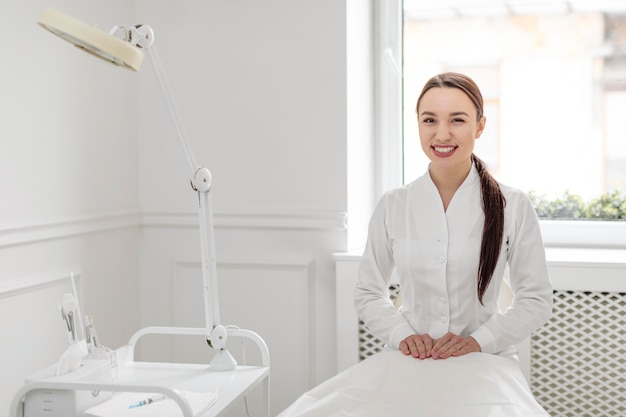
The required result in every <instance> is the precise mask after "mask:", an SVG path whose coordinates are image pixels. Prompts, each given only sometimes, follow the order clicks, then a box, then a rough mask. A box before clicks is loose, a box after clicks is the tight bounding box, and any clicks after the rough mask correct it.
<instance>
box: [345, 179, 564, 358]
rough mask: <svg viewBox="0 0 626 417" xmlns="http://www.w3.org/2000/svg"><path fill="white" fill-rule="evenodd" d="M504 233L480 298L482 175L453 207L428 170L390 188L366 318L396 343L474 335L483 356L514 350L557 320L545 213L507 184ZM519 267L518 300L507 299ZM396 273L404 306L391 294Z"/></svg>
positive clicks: (371, 241) (367, 276)
mask: <svg viewBox="0 0 626 417" xmlns="http://www.w3.org/2000/svg"><path fill="white" fill-rule="evenodd" d="M501 187H502V191H503V193H504V195H505V198H506V208H505V224H504V239H503V244H502V249H501V253H500V258H499V260H498V264H497V266H496V270H495V271H494V275H493V278H492V280H491V283H490V285H489V287H488V289H487V291H486V292H485V295H484V297H483V302H484V305H481V304H480V302H479V301H478V296H477V291H476V285H477V274H478V263H479V255H480V243H481V238H482V229H483V223H484V215H483V212H482V205H481V197H480V182H479V178H478V173H477V172H476V170H475V168H472V170H471V171H470V174H469V175H468V177H467V178H466V180H465V181H464V182H463V184H462V185H461V187H460V188H459V189H458V190H457V192H456V193H455V195H454V197H453V199H452V201H451V202H450V204H449V206H448V209H447V211H444V208H443V204H442V202H441V198H440V197H439V194H438V192H437V189H436V187H435V185H434V183H433V182H432V180H431V178H430V176H429V174H428V173H426V174H425V175H424V176H422V177H420V178H418V179H417V180H416V181H414V182H413V183H411V184H409V185H407V186H405V187H402V188H399V189H396V190H392V191H390V192H388V193H387V194H385V195H384V196H383V197H382V198H381V200H380V202H379V203H378V205H377V207H376V209H375V211H374V213H373V215H372V218H371V220H370V226H369V235H368V241H367V245H366V248H365V251H364V253H363V258H362V261H361V265H360V268H359V278H358V282H357V285H356V288H355V291H354V297H355V298H354V299H355V306H356V309H357V314H358V316H359V318H360V319H361V320H363V321H364V322H365V324H366V326H367V327H368V328H369V329H370V331H371V332H372V333H373V334H375V335H376V336H377V337H379V338H381V339H382V340H384V341H385V342H386V343H387V345H388V346H389V347H391V348H396V349H397V348H398V346H399V343H400V341H401V340H402V339H404V338H405V337H407V336H410V335H412V334H415V333H418V334H426V333H427V334H429V335H431V336H432V337H433V338H438V337H441V336H442V335H443V334H445V333H446V332H448V331H450V332H453V333H456V334H459V335H461V336H464V337H466V336H470V335H471V336H473V337H474V338H475V339H476V341H477V342H478V343H479V344H480V346H481V349H482V350H483V352H488V353H498V352H502V351H505V350H509V349H512V345H513V344H515V343H518V342H520V341H522V340H524V339H525V338H526V337H528V336H529V335H530V333H531V332H532V331H534V330H535V329H537V328H539V327H540V326H541V325H542V324H543V323H544V322H545V321H546V320H548V318H549V317H550V314H551V310H552V287H551V284H550V280H549V276H548V271H547V266H546V261H545V251H544V248H543V243H542V239H541V234H540V230H539V222H538V220H537V217H536V214H535V211H534V209H533V207H532V205H531V203H530V201H529V199H528V198H527V196H526V195H525V194H523V193H522V192H520V191H518V190H515V189H513V188H510V187H506V186H503V185H501ZM507 263H508V265H509V270H510V282H511V288H512V290H513V293H514V300H513V303H512V305H511V306H510V308H509V309H507V311H506V312H504V313H501V312H500V311H499V310H498V305H497V300H498V294H499V291H500V286H501V284H502V280H503V277H504V272H505V269H506V265H507ZM394 270H395V271H396V273H397V275H398V279H399V283H400V290H401V292H402V299H403V305H402V307H401V308H400V310H399V311H397V310H396V309H395V307H394V305H393V303H392V302H391V301H390V300H389V290H388V288H389V281H390V279H391V275H392V273H393V271H394Z"/></svg>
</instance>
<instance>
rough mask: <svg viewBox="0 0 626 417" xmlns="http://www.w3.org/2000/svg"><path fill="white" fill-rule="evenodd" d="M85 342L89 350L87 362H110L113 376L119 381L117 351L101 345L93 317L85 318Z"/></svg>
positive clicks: (86, 357)
mask: <svg viewBox="0 0 626 417" xmlns="http://www.w3.org/2000/svg"><path fill="white" fill-rule="evenodd" d="M85 323H87V324H86V325H85V341H86V342H87V350H88V351H89V353H88V354H87V356H85V359H86V360H89V359H92V360H108V361H109V362H110V364H111V376H112V377H113V380H114V381H117V356H116V354H115V351H114V350H112V349H109V348H108V347H106V346H104V345H102V344H101V343H100V339H99V338H98V333H97V332H96V327H95V326H94V324H93V317H91V316H90V315H87V316H85Z"/></svg>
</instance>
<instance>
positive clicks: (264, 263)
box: [137, 0, 373, 413]
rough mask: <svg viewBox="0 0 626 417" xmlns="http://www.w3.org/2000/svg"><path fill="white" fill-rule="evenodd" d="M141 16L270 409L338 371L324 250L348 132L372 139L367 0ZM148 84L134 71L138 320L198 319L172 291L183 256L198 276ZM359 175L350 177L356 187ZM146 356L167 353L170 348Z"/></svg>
mask: <svg viewBox="0 0 626 417" xmlns="http://www.w3.org/2000/svg"><path fill="white" fill-rule="evenodd" d="M347 3H350V5H349V6H350V11H351V13H354V15H356V16H358V18H357V19H353V20H352V23H351V24H350V25H348V23H347V22H348V17H347V13H348V4H347ZM137 19H138V21H142V22H149V23H150V25H151V26H152V27H153V28H154V29H155V32H156V35H155V40H156V42H157V46H158V49H159V53H160V55H161V58H162V60H163V63H164V66H165V69H166V71H167V73H168V76H169V79H170V83H171V85H172V90H173V93H174V95H175V98H176V101H177V103H178V106H179V107H180V112H181V115H182V118H183V122H184V124H185V127H186V130H187V132H188V136H189V138H190V141H191V143H192V146H193V148H194V149H195V151H196V153H197V156H198V160H199V162H200V164H203V165H204V166H206V167H207V168H209V169H210V170H211V172H212V173H213V180H214V188H213V203H214V209H215V213H214V217H215V222H216V229H217V230H216V247H217V261H218V276H219V282H220V283H219V285H220V304H221V310H222V319H223V320H222V322H223V323H224V324H235V325H239V326H241V327H247V328H250V329H251V330H254V331H257V332H259V333H260V334H261V336H262V337H264V338H265V339H266V341H267V343H268V345H269V349H270V355H271V360H272V412H273V413H277V412H278V411H280V410H281V409H282V408H284V407H286V406H287V405H288V404H289V403H290V402H291V401H293V400H294V399H295V396H296V395H297V394H299V393H301V392H302V391H303V390H305V389H307V388H309V387H311V386H313V385H314V384H317V383H319V382H321V381H322V380H324V379H326V378H327V377H329V376H331V375H332V374H333V373H334V372H335V369H336V357H335V352H334V345H335V323H334V305H335V303H334V262H333V260H332V257H331V254H332V253H333V252H337V251H345V250H346V249H347V230H346V226H345V222H346V212H347V208H348V207H347V199H348V197H347V187H348V166H347V164H348V155H347V147H348V134H349V131H350V132H352V134H353V135H354V136H353V144H354V145H351V146H354V147H353V149H356V148H357V146H359V142H360V146H361V147H364V148H367V147H368V146H371V140H372V139H371V132H372V129H373V119H372V108H373V106H372V104H371V100H372V98H371V94H372V93H371V89H372V86H371V81H372V73H371V72H372V66H371V19H372V16H371V8H370V4H369V2H362V1H361V2H344V1H336V0H323V1H316V2H311V1H285V0H267V1H262V2H259V1H254V0H247V1H246V0H244V1H237V2H223V1H200V0H197V1H186V2H182V3H181V2H171V1H166V0H159V1H155V0H139V1H137ZM355 20H356V21H355ZM348 31H350V33H347V32H348ZM348 59H352V60H354V62H351V63H349V62H348ZM349 65H351V69H350V72H348V66H349ZM154 86H155V82H154V79H153V73H152V71H145V72H144V73H142V77H141V80H140V84H139V100H140V103H139V132H140V135H139V140H140V153H139V155H140V162H139V166H140V172H139V178H140V183H141V185H142V186H141V188H140V204H141V206H142V209H143V210H144V212H145V213H146V217H145V222H144V233H143V239H144V242H143V245H142V254H141V256H142V262H141V265H142V271H141V283H142V288H146V287H148V286H151V288H153V290H152V291H151V292H150V293H149V292H148V291H144V292H143V293H142V295H143V298H142V301H143V302H142V322H143V324H144V325H148V324H156V323H164V322H166V323H173V324H186V325H202V322H201V321H200V322H198V319H199V318H200V317H201V316H200V309H201V303H200V301H199V300H198V299H197V300H196V301H195V302H196V303H197V308H196V309H195V310H194V309H190V308H189V307H188V306H187V307H186V310H185V311H182V306H181V305H180V303H176V302H175V299H176V297H177V295H176V294H175V291H176V289H178V288H180V287H181V286H184V285H185V284H184V283H183V282H181V280H185V279H188V278H185V277H189V276H194V274H193V273H189V271H187V270H186V271H187V272H184V273H183V272H181V268H182V269H184V266H185V265H187V266H189V265H191V266H190V268H192V269H195V276H196V277H198V278H197V279H199V274H200V272H199V266H198V265H199V264H198V262H199V253H198V243H197V240H198V237H197V231H196V229H195V227H196V224H197V223H196V220H195V214H194V213H195V212H194V210H195V207H196V201H195V200H196V197H195V195H194V193H193V192H191V191H190V190H189V187H188V185H187V184H188V180H187V178H188V176H187V172H186V166H185V161H184V159H183V158H182V156H181V153H180V151H179V150H178V148H177V144H176V143H175V141H173V140H172V139H173V135H174V132H173V130H172V128H171V126H170V123H169V120H168V119H167V114H166V113H165V107H164V105H163V104H162V101H161V100H160V97H159V91H158V90H155V88H154ZM348 91H351V92H352V93H351V94H353V95H351V96H350V97H349V96H348ZM359 98H361V99H360V100H359ZM349 106H355V107H356V109H355V108H354V107H350V108H349ZM350 110H352V113H351V114H352V116H351V118H350V123H351V126H352V129H349V127H348V123H349V120H348V119H349V111H350ZM359 113H360V119H359V118H358V117H357V114H359ZM370 153H371V152H370ZM364 154H365V155H367V150H361V151H360V153H359V155H364ZM364 165H366V164H361V167H362V166H364ZM163 167H165V169H163ZM361 172H363V173H367V171H366V169H364V168H361ZM371 182H372V180H371V178H368V177H363V178H362V180H361V183H360V187H361V193H362V194H366V195H367V193H366V191H365V190H366V189H368V188H371ZM157 187H158V188H157ZM164 242H166V244H163V243H164ZM226 280H229V281H234V280H236V281H237V282H240V283H241V286H240V287H238V291H239V293H237V292H236V291H235V289H234V288H233V287H232V282H226ZM259 282H260V283H259ZM307 285H309V286H308V287H307ZM169 288H173V289H174V290H172V291H168V289H169ZM198 288H199V287H198ZM304 288H307V289H306V290H305V289H304ZM159 289H161V290H159ZM259 289H262V290H261V291H260V292H259ZM298 289H300V290H298ZM277 305H278V306H279V307H282V308H279V309H278V310H277V309H276V308H275V307H276V306H277ZM300 306H308V307H306V308H305V310H306V311H305V312H304V313H302V314H303V315H302V317H301V318H300V320H299V321H296V322H295V323H297V324H295V325H294V324H293V323H294V321H293V320H292V319H293V316H294V315H297V314H300V313H297V311H298V312H300V309H299V307H300ZM246 307H250V308H251V310H244V309H245V308H246ZM242 310H243V311H246V313H245V314H243V313H242V312H241V311H242ZM190 311H191V312H190ZM193 311H195V313H194V312H193ZM307 311H308V313H307ZM288 323H289V324H288ZM283 335H284V336H283ZM302 341H308V342H307V343H308V345H307V346H302V345H301V342H302ZM304 348H306V352H302V349H304ZM142 352H143V354H144V355H146V356H149V355H152V354H155V355H156V354H165V355H168V354H173V355H174V356H176V355H177V352H176V347H175V346H174V345H166V344H160V345H159V346H154V345H152V346H149V347H146V348H145V349H144V350H143V351H142ZM290 352H291V353H290ZM296 352H297V354H296ZM302 369H305V370H306V371H297V370H302Z"/></svg>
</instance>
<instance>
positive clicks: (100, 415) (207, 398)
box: [83, 391, 217, 417]
mask: <svg viewBox="0 0 626 417" xmlns="http://www.w3.org/2000/svg"><path fill="white" fill-rule="evenodd" d="M179 392H180V395H181V396H182V397H183V399H185V400H186V401H187V402H188V403H189V406H190V407H191V411H193V414H194V416H197V415H199V414H201V413H202V412H204V411H205V410H206V409H208V408H209V407H211V406H212V405H213V404H214V403H215V401H216V400H217V392H216V391H209V392H192V391H179ZM155 395H158V394H155V393H146V392H120V393H116V394H115V395H113V398H111V399H110V400H108V401H105V402H103V403H102V404H99V405H96V406H95V407H91V408H89V409H88V410H86V411H85V413H84V414H83V417H181V416H182V415H183V411H182V410H181V409H180V407H179V406H178V403H176V401H174V400H172V399H170V398H167V399H165V400H161V401H157V402H154V403H152V404H148V405H144V406H141V407H135V408H128V406H129V405H130V404H134V403H137V402H139V401H142V400H145V399H146V398H150V397H153V396H155Z"/></svg>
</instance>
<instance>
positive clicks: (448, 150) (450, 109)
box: [417, 87, 485, 168]
mask: <svg viewBox="0 0 626 417" xmlns="http://www.w3.org/2000/svg"><path fill="white" fill-rule="evenodd" d="M476 117H477V111H476V108H475V107H474V104H473V103H472V101H471V100H470V98H469V97H468V96H467V95H466V94H465V93H464V92H463V91H462V90H460V89H458V88H439V87H435V88H431V89H430V90H428V91H427V92H426V93H425V94H424V95H423V96H422V100H421V101H420V105H419V108H418V109H417V121H418V130H419V136H420V142H421V144H422V149H423V151H424V153H425V154H426V156H427V157H428V159H430V161H431V162H432V164H433V167H440V168H454V167H461V166H471V165H468V164H471V162H470V161H471V159H470V157H471V154H472V152H473V150H474V140H476V139H477V138H479V137H480V135H481V133H482V131H483V128H484V127H485V118H484V117H482V118H481V119H480V120H479V121H477V120H476Z"/></svg>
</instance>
